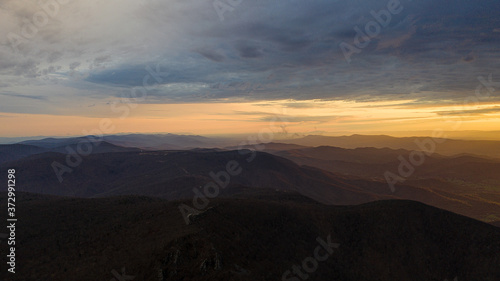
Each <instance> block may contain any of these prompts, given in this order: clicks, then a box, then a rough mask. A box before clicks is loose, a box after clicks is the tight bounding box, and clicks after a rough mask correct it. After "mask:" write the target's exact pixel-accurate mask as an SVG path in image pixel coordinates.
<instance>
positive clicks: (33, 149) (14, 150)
mask: <svg viewBox="0 0 500 281" xmlns="http://www.w3.org/2000/svg"><path fill="white" fill-rule="evenodd" d="M46 151H47V149H45V148H43V147H38V146H34V145H26V144H0V163H4V162H9V161H13V160H18V159H21V158H24V157H27V156H30V155H33V154H38V153H43V152H46Z"/></svg>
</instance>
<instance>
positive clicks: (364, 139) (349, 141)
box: [281, 135, 500, 158]
mask: <svg viewBox="0 0 500 281" xmlns="http://www.w3.org/2000/svg"><path fill="white" fill-rule="evenodd" d="M281 142H284V143H290V144H298V145H303V146H336V147H341V148H358V147H375V148H391V149H405V150H409V151H413V150H419V151H424V150H427V151H433V152H435V153H438V154H442V155H448V156H451V155H457V154H463V153H467V154H474V155H480V156H485V157H493V158H500V141H495V140H455V139H446V138H434V139H433V138H430V137H404V138H397V137H390V136H385V135H351V136H339V137H331V136H318V135H311V136H305V137H302V138H297V139H289V140H281ZM419 144H420V145H419ZM424 144H425V146H424ZM432 147H433V148H434V149H431V148H432Z"/></svg>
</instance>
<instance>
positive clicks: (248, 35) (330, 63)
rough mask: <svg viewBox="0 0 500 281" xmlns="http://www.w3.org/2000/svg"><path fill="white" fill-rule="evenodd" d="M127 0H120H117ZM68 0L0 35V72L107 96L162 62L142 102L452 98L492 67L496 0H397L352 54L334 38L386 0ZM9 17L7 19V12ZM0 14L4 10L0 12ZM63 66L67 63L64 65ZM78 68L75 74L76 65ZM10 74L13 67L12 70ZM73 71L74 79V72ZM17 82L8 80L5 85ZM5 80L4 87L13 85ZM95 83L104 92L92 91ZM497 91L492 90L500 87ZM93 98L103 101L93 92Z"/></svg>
mask: <svg viewBox="0 0 500 281" xmlns="http://www.w3.org/2000/svg"><path fill="white" fill-rule="evenodd" d="M124 1H125V0H124ZM126 1H128V2H126V3H124V4H122V5H120V6H119V7H117V6H116V5H113V3H103V2H102V1H83V0H75V1H72V2H71V3H70V4H67V6H61V10H60V12H59V14H58V15H57V16H56V17H55V18H52V19H51V21H50V23H49V24H47V26H45V27H43V28H40V30H39V32H38V33H37V34H36V35H35V36H34V37H33V38H31V39H30V40H26V42H23V44H22V45H21V46H20V47H19V53H17V54H13V55H11V53H12V51H11V50H10V47H9V42H8V41H6V39H5V38H6V37H4V39H3V43H4V45H3V46H0V84H2V85H7V86H6V87H5V88H7V90H9V91H14V86H15V83H18V84H21V83H22V84H23V85H28V86H30V87H32V92H34V93H35V92H36V87H38V86H40V85H44V86H46V87H52V86H54V85H60V84H63V85H64V86H65V87H68V88H73V89H75V90H76V91H77V94H76V95H77V96H86V97H89V98H92V99H105V98H110V97H115V96H117V95H125V96H126V95H127V92H130V88H132V87H141V86H142V85H143V79H144V77H145V76H147V75H148V74H149V73H148V71H146V70H145V68H146V67H147V66H152V67H155V65H156V64H157V63H158V62H161V63H160V65H161V71H162V72H163V73H165V74H164V75H163V76H162V77H161V78H162V79H161V82H160V83H159V85H158V87H155V88H151V89H148V100H147V101H145V102H147V103H169V102H211V101H220V100H228V99H235V100H249V101H266V100H279V99H291V100H297V101H299V103H290V104H288V105H287V106H289V107H309V106H315V105H314V104H304V103H300V101H302V100H310V99H325V100H340V99H343V100H356V101H379V100H398V99H400V100H407V99H413V100H415V101H416V103H420V104H425V103H433V102H447V101H450V100H457V99H460V98H462V97H466V96H469V95H471V94H472V93H473V92H474V89H475V88H476V86H477V84H478V81H477V79H476V77H477V76H479V75H488V74H490V73H493V74H494V77H496V76H497V73H498V64H499V63H500V55H499V51H498V46H499V45H500V33H499V32H497V29H498V28H499V27H500V2H498V1H495V0H484V1H481V3H478V2H477V1H473V0H457V1H454V2H453V7H452V8H451V7H450V3H448V2H446V1H431V0H422V1H409V0H401V5H402V6H403V10H402V12H401V13H400V14H397V15H392V16H391V20H390V22H389V24H388V25H387V26H386V27H382V28H381V31H380V34H379V35H377V36H375V37H374V38H371V40H370V42H369V44H368V45H367V46H366V47H365V48H362V49H361V51H360V52H359V53H356V54H354V55H353V56H352V62H351V63H350V64H349V63H347V62H346V60H345V58H344V54H343V53H342V51H341V49H340V48H339V44H340V43H341V42H346V43H349V44H354V43H353V39H354V37H355V36H356V31H355V29H354V28H355V27H357V28H360V29H362V30H363V29H364V27H365V25H366V24H367V23H368V22H370V21H373V20H375V19H374V18H373V16H372V14H371V12H372V11H375V12H378V11H380V10H383V9H386V7H387V3H388V2H389V1H388V0H357V1H327V0H314V1H303V0H290V1H264V0H256V1H248V0H245V1H243V2H242V4H241V5H239V6H237V7H235V9H234V10H233V11H230V12H227V13H226V14H225V20H224V21H223V22H221V21H219V18H218V16H217V13H216V11H215V10H214V8H213V6H212V4H211V2H210V1H208V2H207V1H205V2H203V1H201V2H200V1H197V0H183V1H181V0H172V1H168V2H167V1H165V2H163V1H139V2H136V1H131V0H126ZM4 3H6V4H5V5H2V6H0V12H4V14H5V19H6V20H5V22H6V24H5V25H2V26H3V27H1V28H0V31H1V32H2V33H3V34H7V33H8V32H16V33H18V34H21V30H22V27H23V20H22V19H23V18H28V19H29V18H30V17H31V16H32V15H33V13H35V12H36V11H38V10H40V7H39V6H37V5H36V4H33V3H31V2H29V1H20V2H17V1H5V2H4ZM7 22H9V24H7ZM1 23H3V22H1ZM59 66H62V67H59ZM76 69H78V75H76ZM11 76H19V77H22V79H18V81H16V82H14V83H13V82H12V80H11V79H12V77H11ZM69 77H70V78H71V79H70V78H69ZM12 85H14V86H12ZM9 87H10V88H9ZM96 93H99V94H96ZM499 93H500V91H496V92H495V93H493V95H492V97H491V99H498V95H499ZM96 102H98V101H96Z"/></svg>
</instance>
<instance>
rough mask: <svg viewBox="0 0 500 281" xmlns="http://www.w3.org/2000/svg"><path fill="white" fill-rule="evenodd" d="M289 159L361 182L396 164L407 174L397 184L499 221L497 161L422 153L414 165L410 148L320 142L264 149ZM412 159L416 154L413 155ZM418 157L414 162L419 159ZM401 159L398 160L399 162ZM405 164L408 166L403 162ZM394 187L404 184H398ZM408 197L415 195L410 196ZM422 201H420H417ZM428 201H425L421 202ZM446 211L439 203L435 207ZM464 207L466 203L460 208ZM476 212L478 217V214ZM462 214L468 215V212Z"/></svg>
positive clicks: (381, 176)
mask: <svg viewBox="0 0 500 281" xmlns="http://www.w3.org/2000/svg"><path fill="white" fill-rule="evenodd" d="M270 152H271V153H273V154H275V155H278V156H281V157H284V158H287V159H290V160H292V161H294V162H295V163H297V164H299V165H307V166H312V167H316V168H319V169H323V170H326V171H330V172H332V173H335V174H338V175H344V176H357V177H361V178H363V179H365V180H375V181H385V180H386V179H385V175H386V173H387V172H391V173H394V174H395V175H399V169H400V167H401V165H407V166H405V167H411V168H412V169H413V172H412V173H411V175H410V176H406V177H405V178H404V180H403V181H402V184H404V185H406V186H414V187H416V188H419V189H421V190H427V191H429V192H432V193H434V194H435V195H436V196H437V195H439V196H444V197H447V198H449V199H450V200H457V201H461V202H464V204H465V205H467V206H475V208H477V209H476V210H481V211H479V212H476V211H474V212H475V214H474V215H472V217H475V218H477V219H481V220H483V221H492V220H500V215H499V214H500V212H499V210H498V207H499V206H500V203H499V202H500V187H499V184H500V174H499V173H497V172H496V171H498V170H500V161H499V160H493V159H485V158H479V157H475V156H442V155H439V154H432V155H431V156H427V155H424V154H422V155H424V158H423V159H422V162H421V163H420V165H413V164H411V162H410V157H411V155H412V154H413V152H411V151H408V150H403V149H398V150H394V149H389V148H381V149H378V148H355V149H344V148H338V147H329V146H320V147H312V148H302V149H292V150H284V151H270ZM415 159H417V160H418V157H415ZM419 161H420V160H419ZM402 163H403V164H402ZM408 165H409V166H408ZM405 169H407V168H405ZM398 185H399V183H398V184H396V187H395V188H396V189H397V190H400V189H401V188H407V187H398ZM415 196H418V197H414V198H407V199H413V200H421V199H416V198H420V194H415ZM423 200H425V199H423ZM423 202H426V203H428V204H432V205H434V204H433V203H431V202H430V201H423ZM435 206H439V207H441V208H446V209H449V210H453V211H457V210H456V209H450V208H448V207H446V206H445V205H435ZM466 208H470V207H466ZM461 213H462V214H464V213H463V212H461ZM481 214H482V215H481ZM468 215H471V214H470V213H469V214H468Z"/></svg>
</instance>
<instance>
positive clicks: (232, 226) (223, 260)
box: [0, 189, 500, 281]
mask: <svg viewBox="0 0 500 281" xmlns="http://www.w3.org/2000/svg"><path fill="white" fill-rule="evenodd" d="M257 191H258V192H254V193H253V194H251V195H250V194H247V195H246V196H245V198H242V197H240V196H237V197H235V198H226V199H222V198H214V199H213V200H212V201H211V202H210V207H209V208H207V209H206V211H204V212H203V213H200V214H198V215H196V216H192V217H191V218H190V222H189V224H186V223H185V222H184V220H183V218H182V217H181V216H180V214H179V210H178V206H179V204H189V203H190V202H189V201H181V202H170V201H167V200H164V199H158V198H156V199H155V198H147V197H132V196H126V197H115V198H94V199H75V198H73V199H70V198H57V197H50V196H46V195H34V194H24V193H18V196H17V198H18V202H17V204H18V206H19V208H18V214H17V217H18V219H19V221H18V225H17V238H16V240H17V242H18V243H17V249H16V252H17V260H18V265H17V268H16V272H17V273H16V274H15V275H14V274H10V273H7V272H6V271H2V272H0V279H1V280H12V281H16V280H23V281H24V280H52V281H72V280H75V281H77V280H78V281H80V280H112V279H113V278H114V279H115V280H120V278H121V279H122V280H159V281H167V280H192V281H197V280H200V281H201V280H204V281H209V280H232V281H236V280H248V281H250V280H251V281H253V280H289V281H291V280H293V281H296V280H325V281H326V280H343V281H351V280H352V281H358V280H368V281H370V280H373V281H376V280H415V281H421V280H446V279H447V280H454V279H455V278H457V280H499V277H500V268H499V267H498V264H499V263H500V229H499V228H496V227H494V226H491V225H488V224H485V223H482V222H479V221H476V220H473V219H470V218H467V217H463V216H460V215H456V214H454V213H451V212H447V211H444V210H440V209H436V208H434V207H430V206H427V205H424V204H421V203H417V202H413V201H400V200H398V201H378V202H373V203H368V204H364V205H358V206H325V205H322V204H319V203H316V202H314V201H312V200H310V199H307V198H306V197H302V196H300V195H298V194H296V193H283V192H280V191H266V190H264V189H260V190H257ZM0 196H1V200H0V202H2V203H0V208H2V209H5V208H6V207H7V206H6V203H5V202H6V198H5V197H6V195H5V193H2V194H1V195H0ZM0 248H1V251H2V252H6V251H7V244H6V243H1V244H0ZM5 259H6V257H5V256H3V257H2V258H0V260H2V262H3V263H4V264H5V262H6V260H5ZM7 274H9V275H7Z"/></svg>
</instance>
